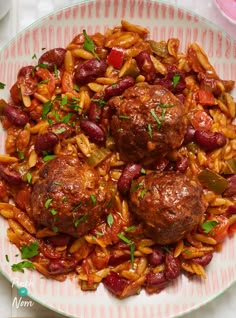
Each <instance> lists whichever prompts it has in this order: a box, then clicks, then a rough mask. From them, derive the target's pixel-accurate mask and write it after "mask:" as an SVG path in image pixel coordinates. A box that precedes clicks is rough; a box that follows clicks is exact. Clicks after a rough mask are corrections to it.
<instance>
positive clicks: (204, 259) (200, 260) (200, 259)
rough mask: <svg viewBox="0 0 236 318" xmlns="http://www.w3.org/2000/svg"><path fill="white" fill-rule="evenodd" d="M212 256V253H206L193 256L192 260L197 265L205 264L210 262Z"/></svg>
mask: <svg viewBox="0 0 236 318" xmlns="http://www.w3.org/2000/svg"><path fill="white" fill-rule="evenodd" d="M212 257H213V253H208V254H206V255H203V256H201V257H196V258H193V261H194V262H195V263H197V264H199V265H202V266H206V265H208V264H209V263H210V261H211V260H212Z"/></svg>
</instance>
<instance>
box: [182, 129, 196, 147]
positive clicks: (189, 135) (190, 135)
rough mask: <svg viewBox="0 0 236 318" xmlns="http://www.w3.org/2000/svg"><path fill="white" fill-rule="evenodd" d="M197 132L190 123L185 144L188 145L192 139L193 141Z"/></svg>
mask: <svg viewBox="0 0 236 318" xmlns="http://www.w3.org/2000/svg"><path fill="white" fill-rule="evenodd" d="M195 132H196V129H195V128H193V126H191V125H188V126H187V130H186V133H185V136H184V142H183V144H185V145H186V144H188V143H190V142H191V141H193V138H194V134H195Z"/></svg>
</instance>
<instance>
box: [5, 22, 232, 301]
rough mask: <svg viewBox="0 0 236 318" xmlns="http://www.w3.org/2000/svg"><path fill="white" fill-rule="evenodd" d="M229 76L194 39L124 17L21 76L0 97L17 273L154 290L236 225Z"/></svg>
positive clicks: (201, 268)
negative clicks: (164, 34)
mask: <svg viewBox="0 0 236 318" xmlns="http://www.w3.org/2000/svg"><path fill="white" fill-rule="evenodd" d="M233 87H234V82H233V81H232V80H224V79H221V78H220V77H219V76H218V75H217V74H216V71H215V69H214V67H213V66H212V65H211V63H210V61H209V59H208V57H207V55H206V54H205V52H204V51H203V49H202V48H201V47H199V45H198V44H197V43H192V44H189V46H188V47H187V49H186V52H180V51H179V40H178V39H176V38H171V39H169V40H168V41H162V40H160V41H159V42H157V41H153V40H151V39H149V37H148V30H147V29H146V28H143V27H141V26H136V25H133V24H130V23H129V22H127V21H121V26H117V27H115V28H113V29H108V30H107V31H106V33H105V34H100V33H96V34H93V35H88V34H87V32H86V30H84V31H83V32H82V33H81V34H78V35H77V36H76V37H75V38H74V39H73V40H72V42H71V43H69V45H68V46H67V47H66V48H55V49H52V50H49V51H46V52H43V54H42V55H41V56H40V57H39V59H38V61H37V63H35V64H34V59H33V60H32V64H31V65H28V66H24V67H22V68H21V69H20V70H19V73H18V76H17V79H16V82H15V83H14V84H13V86H12V87H11V89H10V100H9V101H5V100H0V114H1V123H2V126H3V128H4V129H5V131H6V141H5V150H6V152H5V154H1V155H0V214H1V215H2V216H3V217H4V218H6V219H7V220H8V223H9V228H8V229H7V236H8V238H9V240H10V241H11V242H12V243H13V244H15V245H16V246H17V247H18V248H19V250H20V251H21V257H22V260H21V261H20V262H19V263H17V264H11V265H12V270H13V271H17V270H19V271H24V268H28V269H31V270H32V269H36V270H38V271H39V272H40V273H42V274H43V275H44V276H45V277H47V278H51V279H56V280H59V281H63V280H65V279H66V277H67V276H68V275H74V276H75V279H78V281H79V284H80V287H81V289H82V290H90V291H91V290H96V289H97V287H98V286H99V284H100V283H103V284H104V285H105V286H106V288H107V289H108V290H109V291H110V292H111V293H113V294H114V295H116V296H117V297H119V298H125V297H128V296H131V295H135V294H138V293H139V291H140V290H141V289H145V290H146V292H147V293H150V294H152V293H158V292H160V291H161V290H162V289H164V288H166V287H167V286H168V285H169V284H171V283H172V281H173V280H175V279H176V278H177V277H178V276H179V275H181V274H182V273H188V274H189V275H199V276H201V277H203V278H205V277H206V276H207V274H206V266H207V265H208V264H209V263H210V262H211V260H212V257H213V256H214V254H215V253H216V252H218V251H220V249H221V245H222V243H223V242H224V240H225V239H226V237H228V236H230V235H232V234H233V233H234V231H235V229H236V204H235V198H236V176H235V172H236V159H235V155H236V141H235V140H236V139H235V137H236V126H235V101H234V99H233V97H232V96H231V90H232V89H233Z"/></svg>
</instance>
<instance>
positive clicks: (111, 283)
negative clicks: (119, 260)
mask: <svg viewBox="0 0 236 318" xmlns="http://www.w3.org/2000/svg"><path fill="white" fill-rule="evenodd" d="M103 283H104V285H105V287H106V288H107V289H108V290H109V291H110V292H111V293H113V294H114V295H116V296H121V294H122V292H123V290H124V289H125V288H126V287H127V286H128V284H129V281H128V280H127V279H125V278H123V277H120V276H119V275H118V274H117V273H115V272H110V273H109V274H108V275H107V277H105V278H104V279H103Z"/></svg>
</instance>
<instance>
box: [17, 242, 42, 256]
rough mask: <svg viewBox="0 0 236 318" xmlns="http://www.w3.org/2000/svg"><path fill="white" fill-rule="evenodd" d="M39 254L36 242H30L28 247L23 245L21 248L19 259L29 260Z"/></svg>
mask: <svg viewBox="0 0 236 318" xmlns="http://www.w3.org/2000/svg"><path fill="white" fill-rule="evenodd" d="M38 253H39V246H38V243H37V242H32V243H30V245H23V246H22V247H21V257H22V258H31V257H33V256H35V255H38Z"/></svg>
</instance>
